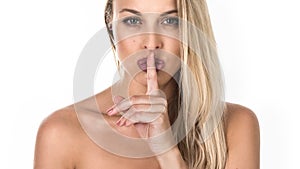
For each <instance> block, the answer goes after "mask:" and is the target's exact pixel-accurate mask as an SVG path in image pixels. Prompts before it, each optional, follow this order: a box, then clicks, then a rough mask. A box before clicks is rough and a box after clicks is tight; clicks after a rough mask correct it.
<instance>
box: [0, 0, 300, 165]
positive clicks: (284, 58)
mask: <svg viewBox="0 0 300 169" xmlns="http://www.w3.org/2000/svg"><path fill="white" fill-rule="evenodd" d="M104 3H105V2H104V0H84V1H83V0H51V1H50V0H49V1H41V0H26V1H22V0H15V1H0V80H1V83H0V86H1V87H0V99H1V100H0V104H1V118H0V132H1V140H0V141H1V144H0V161H1V162H0V164H1V168H3V169H8V168H32V164H33V155H34V144H35V136H36V132H37V129H38V126H39V124H40V123H41V121H42V120H43V119H44V118H45V117H46V116H47V115H49V114H50V113H52V112H53V111H55V110H57V109H59V108H62V107H64V106H66V105H69V104H71V103H72V101H73V93H72V85H73V73H74V69H75V65H76V61H77V58H78V57H79V55H80V52H81V50H82V49H83V47H84V45H85V44H86V43H87V41H88V40H89V39H90V38H91V37H92V36H93V35H94V34H95V33H96V32H97V31H98V30H100V29H102V28H103V26H104V21H103V8H104ZM208 5H209V8H210V14H211V19H212V23H213V27H214V31H215V35H216V39H217V42H218V49H219V55H220V59H221V62H222V65H223V69H224V74H225V77H226V98H227V101H229V102H234V103H239V104H242V105H244V106H247V107H249V108H251V109H252V110H253V111H254V112H255V113H256V115H257V117H258V119H259V122H260V129H261V168H263V169H265V168H266V169H281V168H288V169H293V168H299V166H298V164H299V159H298V157H297V156H298V154H299V151H300V148H299V147H300V146H299V143H300V138H299V132H298V129H300V122H299V113H300V111H299V107H298V106H299V101H300V99H299V95H300V90H299V86H300V80H299V75H298V73H300V66H299V64H300V62H299V57H300V52H299V48H300V46H299V39H300V33H299V30H300V24H299V18H297V16H300V10H298V9H299V7H300V6H299V5H298V4H297V1H295V0H285V1H279V0H228V1H221V0H210V1H209V2H208ZM110 62H111V65H107V69H111V71H110V72H108V71H107V72H104V73H103V75H102V74H101V71H100V72H99V74H98V76H97V77H100V79H101V80H100V82H99V80H98V82H97V83H95V84H96V85H97V87H96V89H99V90H100V89H101V88H103V87H104V86H105V85H106V84H109V83H108V81H109V80H110V77H111V76H112V74H113V70H114V64H113V62H112V61H110ZM107 69H106V70H107ZM103 81H106V83H104V82H103ZM101 82H103V83H101ZM103 84H104V85H103Z"/></svg>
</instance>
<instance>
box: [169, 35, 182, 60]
mask: <svg viewBox="0 0 300 169" xmlns="http://www.w3.org/2000/svg"><path fill="white" fill-rule="evenodd" d="M166 44H168V46H167V47H166V48H168V49H166V50H167V51H169V52H171V53H173V54H174V55H176V56H178V57H180V44H181V43H180V42H179V41H178V40H175V39H169V40H168V42H166Z"/></svg>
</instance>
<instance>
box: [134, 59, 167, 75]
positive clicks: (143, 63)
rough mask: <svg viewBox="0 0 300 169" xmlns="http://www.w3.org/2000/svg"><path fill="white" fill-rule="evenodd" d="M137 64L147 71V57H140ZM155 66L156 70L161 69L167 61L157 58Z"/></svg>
mask: <svg viewBox="0 0 300 169" xmlns="http://www.w3.org/2000/svg"><path fill="white" fill-rule="evenodd" d="M137 65H138V66H139V68H140V69H141V70H142V71H144V72H147V58H142V59H139V60H138V61H137ZM155 67H156V71H159V70H161V69H163V68H164V67H165V62H164V61H163V60H160V59H157V58H155Z"/></svg>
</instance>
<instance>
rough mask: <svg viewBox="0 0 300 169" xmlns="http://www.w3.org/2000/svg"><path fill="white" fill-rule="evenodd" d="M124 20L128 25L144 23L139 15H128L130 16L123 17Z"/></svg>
mask: <svg viewBox="0 0 300 169" xmlns="http://www.w3.org/2000/svg"><path fill="white" fill-rule="evenodd" d="M122 22H123V23H125V24H127V25H140V24H142V21H141V19H140V18H138V17H128V18H125V19H123V21H122Z"/></svg>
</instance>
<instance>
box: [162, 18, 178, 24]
mask: <svg viewBox="0 0 300 169" xmlns="http://www.w3.org/2000/svg"><path fill="white" fill-rule="evenodd" d="M166 21H169V22H170V21H172V23H165V22H166ZM174 22H175V23H174ZM162 24H166V25H171V26H173V25H174V26H177V25H178V24H179V19H178V18H177V17H165V18H164V19H163V21H162Z"/></svg>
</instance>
